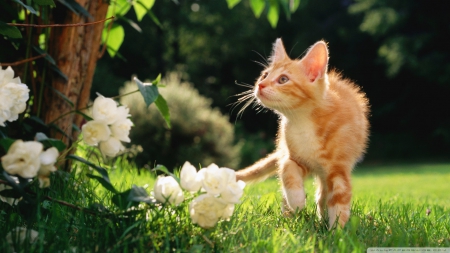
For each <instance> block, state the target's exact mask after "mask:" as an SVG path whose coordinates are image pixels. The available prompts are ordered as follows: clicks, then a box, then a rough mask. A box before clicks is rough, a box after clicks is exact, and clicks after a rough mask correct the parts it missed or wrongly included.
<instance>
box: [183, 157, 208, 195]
mask: <svg viewBox="0 0 450 253" xmlns="http://www.w3.org/2000/svg"><path fill="white" fill-rule="evenodd" d="M202 179H203V178H202V175H201V174H200V173H197V170H196V169H195V167H194V166H193V165H192V164H191V163H190V162H185V163H184V165H183V167H182V168H181V172H180V183H181V187H182V188H183V189H185V190H186V191H190V192H196V191H198V190H200V188H201V187H202Z"/></svg>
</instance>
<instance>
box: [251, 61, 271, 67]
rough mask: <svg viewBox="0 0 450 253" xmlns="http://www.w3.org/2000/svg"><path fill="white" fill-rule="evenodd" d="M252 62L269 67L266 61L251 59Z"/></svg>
mask: <svg viewBox="0 0 450 253" xmlns="http://www.w3.org/2000/svg"><path fill="white" fill-rule="evenodd" d="M252 62H254V63H256V64H258V65H260V66H262V67H263V68H267V67H269V65H268V64H267V63H264V62H260V61H252Z"/></svg>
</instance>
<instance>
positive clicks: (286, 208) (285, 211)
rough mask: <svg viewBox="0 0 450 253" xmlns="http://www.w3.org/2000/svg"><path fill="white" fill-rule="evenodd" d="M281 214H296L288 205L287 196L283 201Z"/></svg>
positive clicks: (285, 215) (287, 215) (287, 216)
mask: <svg viewBox="0 0 450 253" xmlns="http://www.w3.org/2000/svg"><path fill="white" fill-rule="evenodd" d="M281 214H282V215H283V217H286V218H292V217H293V216H294V214H293V213H292V210H291V208H290V207H289V206H288V203H287V201H286V198H283V202H281Z"/></svg>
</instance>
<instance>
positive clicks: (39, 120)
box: [30, 116, 47, 127]
mask: <svg viewBox="0 0 450 253" xmlns="http://www.w3.org/2000/svg"><path fill="white" fill-rule="evenodd" d="M30 120H32V121H34V122H36V123H38V124H39V125H41V126H43V127H47V124H45V122H44V121H43V120H42V119H41V118H39V117H36V116H31V117H30Z"/></svg>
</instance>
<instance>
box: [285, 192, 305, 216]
mask: <svg viewBox="0 0 450 253" xmlns="http://www.w3.org/2000/svg"><path fill="white" fill-rule="evenodd" d="M285 199H286V204H287V205H286V206H287V207H289V210H290V211H291V212H298V211H300V210H302V209H303V208H304V207H305V205H306V195H305V191H304V190H303V189H286V190H285Z"/></svg>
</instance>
